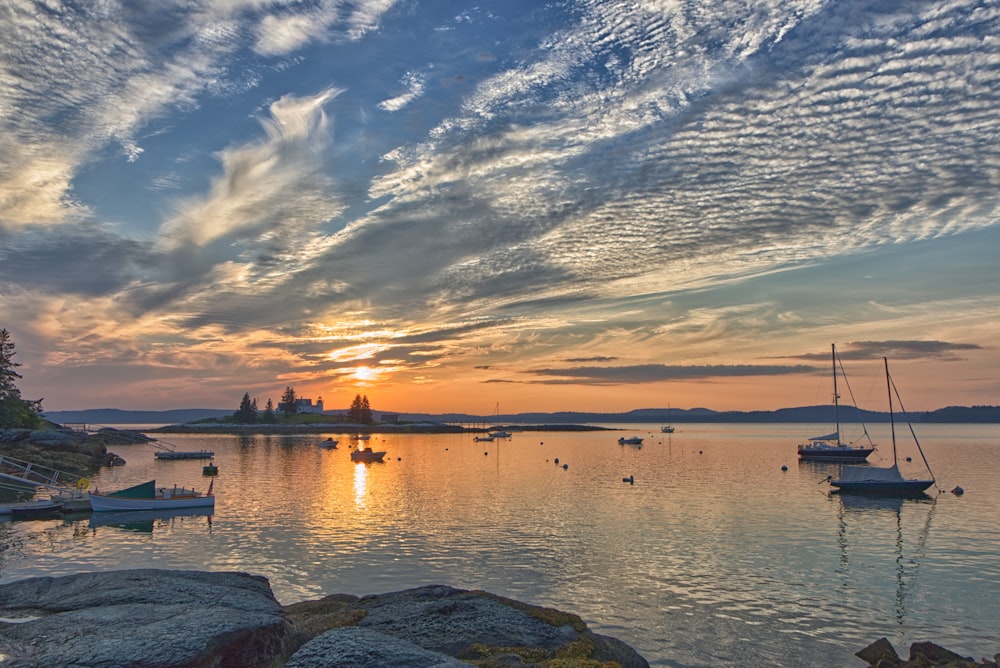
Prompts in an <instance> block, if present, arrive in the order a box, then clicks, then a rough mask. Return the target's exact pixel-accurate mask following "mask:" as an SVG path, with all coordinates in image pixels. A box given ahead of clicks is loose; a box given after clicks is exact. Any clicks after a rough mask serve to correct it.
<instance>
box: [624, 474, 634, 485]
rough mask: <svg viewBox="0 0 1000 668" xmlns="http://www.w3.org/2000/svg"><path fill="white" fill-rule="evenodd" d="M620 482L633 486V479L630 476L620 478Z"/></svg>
mask: <svg viewBox="0 0 1000 668" xmlns="http://www.w3.org/2000/svg"><path fill="white" fill-rule="evenodd" d="M622 482H627V483H628V484H630V485H634V484H635V478H633V477H632V476H629V477H627V478H622Z"/></svg>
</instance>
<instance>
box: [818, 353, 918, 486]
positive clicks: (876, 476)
mask: <svg viewBox="0 0 1000 668" xmlns="http://www.w3.org/2000/svg"><path fill="white" fill-rule="evenodd" d="M882 360H883V362H885V381H886V385H887V386H888V390H889V425H890V426H891V429H892V466H890V467H889V468H884V467H875V466H843V467H841V470H840V478H838V479H837V480H833V479H832V476H831V478H828V480H829V481H830V484H831V485H833V486H834V487H836V488H837V491H838V492H843V493H845V494H867V495H872V496H896V497H910V496H922V495H923V494H924V490H925V489H927V488H928V487H930V486H931V485H933V484H934V482H935V480H934V474H933V473H931V467H930V464H928V463H927V457H926V456H925V455H924V450H923V448H921V447H920V441H918V440H917V435H916V433H915V432H914V431H913V426H912V425H910V424H909V423H907V425H908V426H909V427H910V434H911V435H912V436H913V440H914V442H915V443H916V444H917V450H919V451H920V456H921V457H922V458H923V460H924V466H926V467H927V472H928V473H930V475H931V477H930V478H924V479H914V478H905V477H903V474H902V473H900V472H899V466H898V465H897V459H896V423H895V420H894V419H893V410H892V397H893V393H894V392H895V394H896V399H899V393H898V392H896V388H895V385H894V384H893V382H892V377H891V376H890V375H889V360H888V359H886V358H884V357H883V358H882ZM900 408H901V409H902V408H903V406H902V401H900ZM904 410H905V409H904Z"/></svg>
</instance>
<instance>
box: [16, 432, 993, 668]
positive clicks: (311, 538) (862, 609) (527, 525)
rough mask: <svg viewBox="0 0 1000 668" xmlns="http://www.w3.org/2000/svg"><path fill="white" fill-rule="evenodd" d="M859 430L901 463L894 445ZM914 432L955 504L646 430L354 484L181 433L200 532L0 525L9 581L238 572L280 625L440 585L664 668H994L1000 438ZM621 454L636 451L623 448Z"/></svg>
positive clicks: (324, 463)
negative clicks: (926, 644)
mask: <svg viewBox="0 0 1000 668" xmlns="http://www.w3.org/2000/svg"><path fill="white" fill-rule="evenodd" d="M869 429H870V431H872V433H873V436H874V437H875V438H876V440H877V441H878V442H879V443H882V444H883V445H881V446H880V452H882V453H885V455H884V456H890V457H891V447H890V446H889V445H888V443H889V438H888V434H887V431H888V426H887V425H885V426H882V425H876V426H875V427H870V428H869ZM918 429H919V435H920V438H921V443H922V445H923V446H924V450H925V451H926V453H927V455H928V458H929V460H930V462H931V466H932V467H933V469H934V473H935V474H936V476H937V478H938V481H939V483H938V484H939V486H940V487H941V489H943V490H951V489H952V488H954V487H955V486H956V485H961V486H962V487H964V488H965V490H966V493H965V495H964V496H961V497H958V496H955V495H953V494H951V493H948V492H947V491H946V492H945V493H942V494H940V495H938V494H936V493H935V494H934V495H933V501H906V502H896V503H892V502H889V503H885V502H883V503H881V504H873V503H865V502H863V501H857V500H854V501H852V500H850V499H845V498H841V497H839V496H836V495H833V496H831V495H830V494H829V487H828V486H827V485H826V484H818V483H820V482H821V481H822V480H823V478H825V477H826V475H827V474H829V473H835V472H836V467H835V466H832V465H821V464H816V465H810V464H799V463H798V462H797V461H796V457H795V445H796V443H797V442H798V441H800V440H801V439H802V438H804V437H806V436H809V435H812V434H811V433H810V428H809V427H804V426H803V425H680V426H679V429H678V433H676V434H673V435H671V436H668V435H661V434H659V428H658V425H636V426H634V427H633V428H632V429H628V430H625V431H621V432H592V433H537V432H519V433H515V434H514V436H513V437H512V438H511V439H508V440H504V441H499V442H495V443H475V442H473V440H472V437H471V436H466V435H375V436H373V437H372V440H371V445H372V446H374V447H375V448H376V449H384V450H387V451H388V452H389V455H388V456H387V457H386V462H385V463H384V464H367V465H366V464H354V463H352V462H351V461H350V459H349V455H348V451H347V448H346V446H347V440H348V439H347V437H346V436H345V435H339V436H337V435H336V434H330V435H334V436H335V437H338V438H340V440H341V447H340V448H339V449H337V450H322V449H320V448H317V447H316V446H315V444H316V443H317V442H318V440H320V439H319V438H318V437H306V436H259V437H249V438H240V437H235V436H217V437H202V436H197V437H196V436H186V435H176V434H171V435H167V437H166V439H167V440H168V441H169V442H170V443H171V444H172V445H175V446H177V447H178V448H179V449H190V450H196V449H201V448H203V447H205V448H209V449H212V450H214V451H215V452H216V458H215V462H216V463H217V464H218V465H219V468H220V471H221V473H220V475H219V477H218V478H217V479H216V480H215V493H216V497H217V500H216V507H215V513H214V516H213V517H211V518H209V517H206V516H182V517H174V518H168V519H159V520H156V521H154V522H147V523H134V524H126V525H122V526H113V525H112V526H107V525H105V526H94V525H93V524H92V520H91V518H89V517H85V518H83V519H80V520H76V521H66V520H51V521H31V522H16V523H13V524H11V523H7V524H0V581H2V582H9V581H11V580H16V579H21V578H24V577H29V576H36V575H63V574H69V573H75V572H79V571H94V570H111V569H119V568H138V567H159V568H174V569H184V568H193V569H209V570H241V571H248V572H252V573H258V574H261V575H265V576H267V577H268V578H269V579H270V581H271V586H272V588H273V589H274V592H275V594H276V596H277V597H278V599H279V600H280V601H281V602H282V603H285V604H288V603H294V602H297V601H302V600H306V599H312V598H318V597H320V596H323V595H326V594H331V593H336V592H346V593H353V594H368V593H379V592H385V591H393V590H398V589H405V588H408V587H413V586H417V585H421V584H428V583H443V584H449V585H452V586H455V587H460V588H468V589H471V588H476V589H485V590H489V591H492V592H495V593H498V594H502V595H505V596H510V597H513V598H517V599H521V600H524V601H528V602H532V603H536V604H540V605H548V606H553V607H556V608H560V609H563V610H567V611H571V612H575V613H577V614H579V615H580V616H581V617H583V618H584V619H585V620H586V621H587V623H588V624H589V625H590V626H591V627H592V628H593V629H595V630H596V631H598V632H602V633H606V634H609V635H613V636H616V637H618V638H621V639H622V640H624V641H626V642H628V643H629V644H630V645H632V646H633V647H635V648H636V649H637V650H639V652H640V653H642V654H643V655H644V656H645V657H646V658H647V659H648V660H649V661H650V663H651V664H653V665H660V666H765V665H778V666H824V667H827V666H833V667H836V666H847V667H852V666H853V667H857V666H859V665H862V664H861V661H860V660H858V659H857V658H856V657H854V656H853V654H854V652H855V651H857V650H859V649H861V648H862V647H864V646H866V645H867V644H868V643H869V642H871V641H873V640H875V639H877V638H879V637H880V636H886V637H888V638H889V640H891V641H892V642H893V643H894V644H895V645H896V647H897V648H898V649H901V650H904V651H905V650H907V649H908V647H909V644H910V643H911V642H915V641H918V640H933V641H936V642H939V643H941V644H943V645H944V646H946V647H949V648H951V649H953V650H956V651H958V652H960V653H962V654H967V655H971V656H974V657H976V658H978V657H980V656H992V655H993V654H994V653H995V652H997V651H1000V646H998V640H997V637H996V628H997V626H998V623H1000V597H998V596H997V593H998V592H1000V477H998V476H997V471H998V465H1000V439H998V427H997V426H996V425H985V426H973V425H959V426H956V425H918ZM819 431H822V428H821V429H819ZM817 433H818V432H817ZM621 435H626V436H628V435H642V436H645V437H646V442H645V445H644V446H643V447H641V448H637V447H635V446H620V445H618V444H617V442H616V441H617V438H618V437H619V436H621ZM326 436H327V434H324V435H323V436H322V437H320V438H325V437H326ZM113 449H114V450H115V451H116V452H118V453H119V454H121V455H122V456H123V457H125V459H126V460H127V461H128V464H127V465H126V466H124V467H121V468H117V469H114V470H106V471H102V472H101V473H100V474H99V475H98V476H96V477H95V478H94V479H93V481H92V485H96V486H97V487H100V488H101V489H115V488H119V487H123V486H126V485H129V484H133V483H137V482H142V481H144V480H147V479H150V478H156V479H157V481H158V482H159V483H160V484H175V483H176V484H182V485H187V486H195V487H197V488H199V489H203V490H204V489H205V488H207V487H208V483H209V479H208V478H204V477H202V475H201V467H202V462H200V461H177V462H159V461H155V460H154V459H153V448H152V447H151V446H148V445H136V446H118V447H116V448H113ZM904 454H910V453H909V452H907V453H904ZM877 455H878V453H876V456H873V458H872V459H873V461H875V462H876V463H877V462H878V461H879V460H878V459H877ZM913 455H914V458H916V453H915V451H914V452H913ZM556 458H558V459H559V462H560V464H559V465H556V464H555V463H554V460H555V459H556ZM562 464H567V465H568V468H566V469H564V468H562ZM782 465H787V466H788V471H787V472H782V471H781V467H782ZM630 475H631V476H634V480H635V483H634V484H632V485H630V484H625V483H623V482H622V478H623V477H627V476H630Z"/></svg>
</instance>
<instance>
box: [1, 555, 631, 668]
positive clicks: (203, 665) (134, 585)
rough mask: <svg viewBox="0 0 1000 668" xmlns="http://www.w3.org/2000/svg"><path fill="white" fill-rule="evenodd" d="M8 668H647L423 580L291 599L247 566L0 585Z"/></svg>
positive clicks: (513, 606)
mask: <svg viewBox="0 0 1000 668" xmlns="http://www.w3.org/2000/svg"><path fill="white" fill-rule="evenodd" d="M0 617H2V618H3V621H0V655H2V656H3V657H4V659H5V660H4V662H3V665H4V666H11V667H15V666H16V667H19V668H35V667H41V666H65V667H66V668H83V667H88V668H105V667H108V668H110V667H112V666H132V667H134V668H154V667H155V668H175V667H176V668H180V667H185V668H236V667H239V668H258V667H259V668H273V667H277V666H282V665H287V666H288V668H319V667H320V666H324V667H327V666H339V667H343V668H351V667H355V668H366V667H375V666H379V667H382V666H409V667H412V668H449V667H451V666H460V665H470V664H471V665H478V666H482V667H484V668H488V667H493V668H502V667H508V666H510V667H513V666H546V667H551V668H555V667H559V668H569V667H573V666H579V667H581V668H582V667H584V666H606V667H609V668H610V667H612V666H621V667H622V668H648V665H649V664H648V663H646V661H645V660H644V659H643V658H642V657H641V656H639V655H638V654H637V653H636V652H635V651H634V650H633V649H632V648H630V647H628V646H627V645H625V644H624V643H622V642H620V641H618V640H615V639H614V638H609V637H605V636H600V635H597V634H594V633H592V632H591V631H589V630H588V629H587V627H586V625H585V624H584V623H583V621H582V620H580V618H579V617H577V616H575V615H571V614H567V613H563V612H559V611H557V610H551V609H548V608H540V607H537V606H531V605H527V604H524V603H520V602H518V601H513V600H510V599H505V598H502V597H499V596H494V595H492V594H488V593H485V592H471V591H465V590H460V589H454V588H451V587H445V586H428V587H420V588H416V589H410V590H406V591H401V592H393V593H388V594H381V595H377V596H365V597H361V598H358V597H356V596H350V595H342V594H337V595H333V596H328V597H326V598H323V599H320V600H318V601H307V602H304V603H299V604H296V605H292V606H289V607H288V608H282V606H281V605H280V604H279V603H278V602H277V600H276V599H275V598H274V595H273V593H272V592H271V588H270V586H269V585H268V582H267V580H266V579H265V578H263V577H260V576H254V575H248V574H246V573H207V572H200V571H166V570H154V569H145V570H130V571H114V572H108V573H83V574H78V575H70V576H65V577H59V578H31V579H29V580H22V581H19V582H13V583H10V584H6V585H0Z"/></svg>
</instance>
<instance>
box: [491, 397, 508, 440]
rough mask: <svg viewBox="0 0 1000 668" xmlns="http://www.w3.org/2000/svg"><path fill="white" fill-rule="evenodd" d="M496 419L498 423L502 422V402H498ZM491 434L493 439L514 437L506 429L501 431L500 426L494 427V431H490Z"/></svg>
mask: <svg viewBox="0 0 1000 668" xmlns="http://www.w3.org/2000/svg"><path fill="white" fill-rule="evenodd" d="M494 419H495V420H496V421H497V423H499V422H500V402H499V401H498V402H497V409H496V417H494ZM489 434H490V436H492V437H493V438H510V437H511V436H512V434H511V433H510V432H509V431H507V430H506V429H501V428H500V426H499V424H498V425H497V426H496V427H493V429H491V430H490V432H489Z"/></svg>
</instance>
